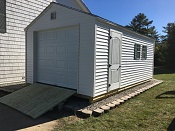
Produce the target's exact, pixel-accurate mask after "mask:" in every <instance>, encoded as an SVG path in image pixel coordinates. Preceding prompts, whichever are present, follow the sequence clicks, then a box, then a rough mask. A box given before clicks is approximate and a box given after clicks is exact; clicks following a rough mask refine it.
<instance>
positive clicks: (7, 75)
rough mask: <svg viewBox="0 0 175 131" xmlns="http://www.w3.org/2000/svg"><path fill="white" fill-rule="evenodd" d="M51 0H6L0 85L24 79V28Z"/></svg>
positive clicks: (0, 36)
mask: <svg viewBox="0 0 175 131" xmlns="http://www.w3.org/2000/svg"><path fill="white" fill-rule="evenodd" d="M51 1H52V0H29V1H28V0H6V33H4V34H2V33H0V85H1V84H6V83H13V82H23V81H25V32H24V28H26V26H27V25H28V24H29V23H30V22H31V21H32V20H33V19H34V18H36V16H38V15H39V13H41V11H43V9H45V8H46V7H47V6H48V5H49V4H50V2H51Z"/></svg>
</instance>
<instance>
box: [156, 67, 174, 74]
mask: <svg viewBox="0 0 175 131" xmlns="http://www.w3.org/2000/svg"><path fill="white" fill-rule="evenodd" d="M174 73H175V69H170V68H167V67H155V68H154V75H158V74H174Z"/></svg>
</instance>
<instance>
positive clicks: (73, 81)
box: [68, 77, 78, 89]
mask: <svg viewBox="0 0 175 131" xmlns="http://www.w3.org/2000/svg"><path fill="white" fill-rule="evenodd" d="M77 81H78V79H75V78H72V77H68V85H70V86H71V87H72V88H74V89H76V87H77V86H78V85H77Z"/></svg>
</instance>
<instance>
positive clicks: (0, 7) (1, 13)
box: [0, 0, 6, 33]
mask: <svg viewBox="0 0 175 131" xmlns="http://www.w3.org/2000/svg"><path fill="white" fill-rule="evenodd" d="M5 32H6V0H0V33H5Z"/></svg>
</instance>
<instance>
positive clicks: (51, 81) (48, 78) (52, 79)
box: [45, 74, 55, 85]
mask: <svg viewBox="0 0 175 131" xmlns="http://www.w3.org/2000/svg"><path fill="white" fill-rule="evenodd" d="M45 78H46V79H45V81H46V83H47V84H51V85H52V84H54V85H55V76H54V75H52V74H47V75H46V77H45Z"/></svg>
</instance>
